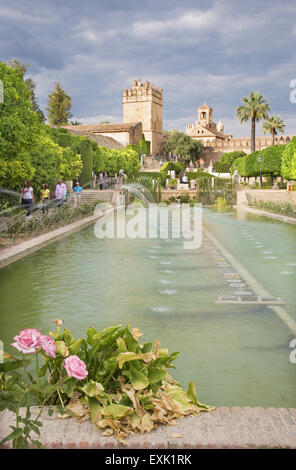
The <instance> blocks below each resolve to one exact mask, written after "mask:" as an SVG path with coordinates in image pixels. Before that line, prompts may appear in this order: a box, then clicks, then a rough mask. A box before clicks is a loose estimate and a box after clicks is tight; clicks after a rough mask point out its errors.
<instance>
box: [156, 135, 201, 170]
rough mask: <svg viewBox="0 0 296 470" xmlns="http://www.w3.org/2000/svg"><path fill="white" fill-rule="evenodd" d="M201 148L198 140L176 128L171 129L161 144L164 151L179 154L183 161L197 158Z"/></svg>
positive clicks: (193, 160)
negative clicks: (166, 138)
mask: <svg viewBox="0 0 296 470" xmlns="http://www.w3.org/2000/svg"><path fill="white" fill-rule="evenodd" d="M202 148H203V147H202V143H201V141H200V140H194V139H192V138H191V137H190V136H188V135H186V134H184V133H183V132H179V131H177V130H174V131H172V133H171V135H170V136H169V138H168V140H167V141H166V142H165V144H164V145H163V150H164V152H167V153H175V154H177V155H181V156H182V157H183V158H184V160H185V162H188V163H189V162H190V161H192V162H196V160H198V158H199V156H200V154H201V152H202Z"/></svg>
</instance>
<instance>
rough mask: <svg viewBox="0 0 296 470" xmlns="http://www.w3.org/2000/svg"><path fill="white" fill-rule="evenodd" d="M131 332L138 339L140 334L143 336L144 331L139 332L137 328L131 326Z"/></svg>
mask: <svg viewBox="0 0 296 470" xmlns="http://www.w3.org/2000/svg"><path fill="white" fill-rule="evenodd" d="M132 334H133V337H134V338H135V340H136V341H138V340H139V339H140V338H141V337H142V336H144V333H141V331H140V330H139V328H132Z"/></svg>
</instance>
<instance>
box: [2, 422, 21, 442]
mask: <svg viewBox="0 0 296 470" xmlns="http://www.w3.org/2000/svg"><path fill="white" fill-rule="evenodd" d="M10 427H11V428H12V429H14V430H13V432H11V433H10V434H9V435H8V436H6V437H4V439H2V441H1V442H0V447H2V445H3V444H5V442H7V441H11V440H12V439H15V438H17V437H19V436H22V434H23V430H22V429H21V428H14V426H10Z"/></svg>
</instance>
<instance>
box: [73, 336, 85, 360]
mask: <svg viewBox="0 0 296 470" xmlns="http://www.w3.org/2000/svg"><path fill="white" fill-rule="evenodd" d="M83 343H85V339H84V338H80V339H78V340H77V341H75V342H74V343H73V344H71V346H69V353H70V354H72V355H74V356H76V355H77V353H78V351H79V349H80V347H81V346H82V344H83Z"/></svg>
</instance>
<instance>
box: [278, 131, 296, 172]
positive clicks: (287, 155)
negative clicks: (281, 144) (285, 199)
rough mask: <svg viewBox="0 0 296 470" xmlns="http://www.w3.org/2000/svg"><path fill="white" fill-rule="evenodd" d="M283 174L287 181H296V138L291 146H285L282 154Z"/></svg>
mask: <svg viewBox="0 0 296 470" xmlns="http://www.w3.org/2000/svg"><path fill="white" fill-rule="evenodd" d="M281 173H282V177H283V178H286V179H287V180H295V179H296V137H294V138H293V139H292V140H291V142H290V143H289V144H287V145H285V149H284V152H283V154H282V167H281Z"/></svg>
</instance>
